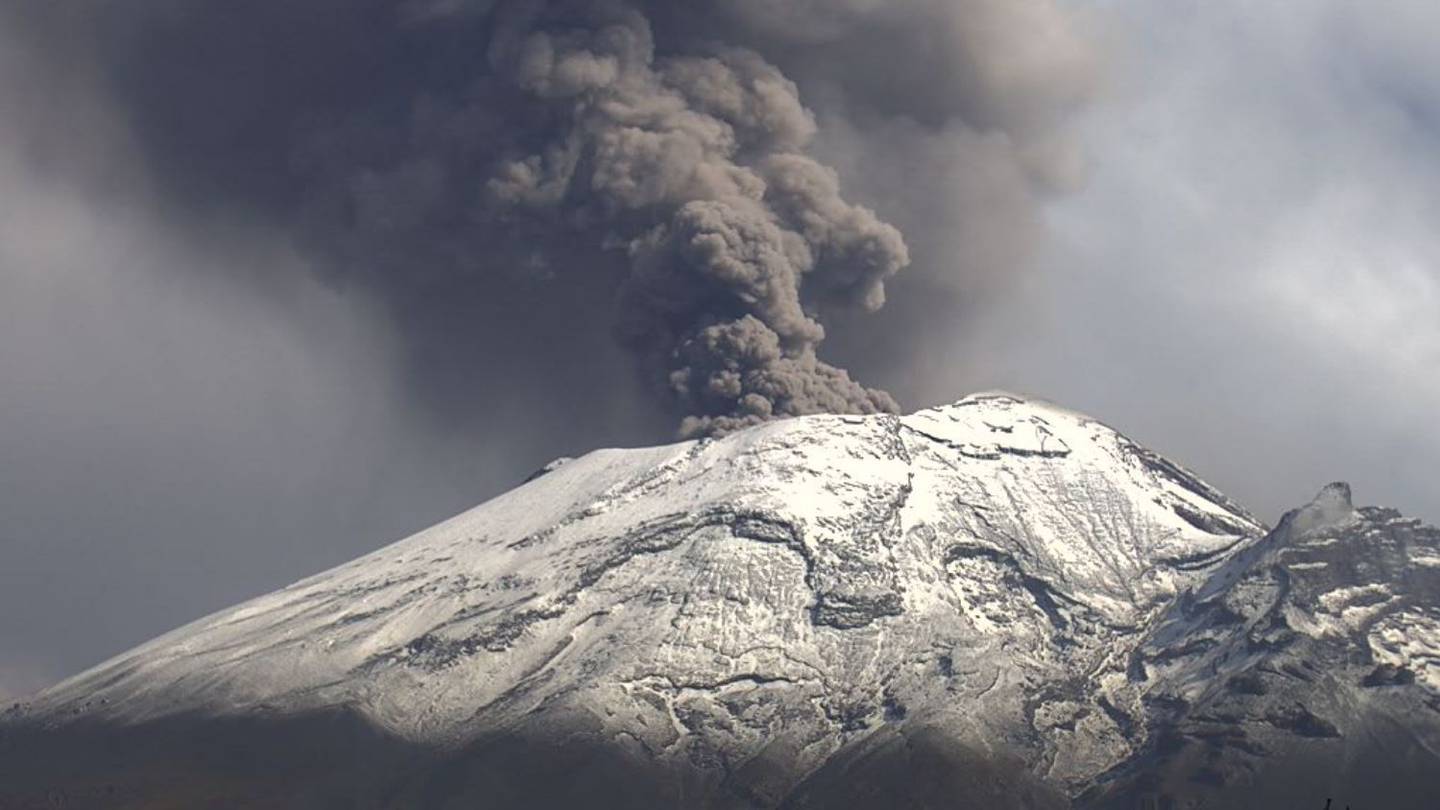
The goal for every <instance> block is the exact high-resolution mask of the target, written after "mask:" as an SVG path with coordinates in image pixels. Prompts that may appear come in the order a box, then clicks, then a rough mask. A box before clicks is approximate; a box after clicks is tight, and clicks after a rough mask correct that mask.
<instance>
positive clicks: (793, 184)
mask: <svg viewBox="0 0 1440 810" xmlns="http://www.w3.org/2000/svg"><path fill="white" fill-rule="evenodd" d="M409 8H410V19H412V20H415V19H419V20H422V21H425V22H424V23H421V24H427V25H436V24H438V23H437V22H435V21H434V19H433V15H434V14H435V13H436V12H437V10H438V9H437V7H435V6H430V7H428V10H429V13H428V14H419V16H418V17H417V16H416V15H417V14H418V13H419V12H417V11H416V7H414V6H411V7H409ZM472 13H481V14H483V15H484V16H485V17H487V18H488V19H487V20H486V24H485V25H484V34H485V37H484V39H482V40H480V41H478V42H476V43H475V47H477V48H479V49H482V50H483V52H484V60H485V64H484V68H485V72H484V73H483V74H481V75H479V76H477V77H475V79H474V80H473V83H470V84H468V85H467V86H465V87H464V88H463V90H462V92H461V93H460V94H459V96H458V97H453V98H449V99H443V100H441V99H436V98H432V97H428V96H422V97H420V98H419V99H418V100H417V102H416V106H415V108H414V110H413V111H412V113H411V115H410V116H409V119H408V121H407V122H406V124H405V126H403V127H401V128H400V129H398V130H393V131H391V132H381V131H378V129H379V128H378V127H376V126H375V125H374V123H373V122H361V123H360V124H359V125H358V128H357V127H356V125H353V124H352V125H350V126H349V127H346V128H342V129H339V130H324V129H321V130H319V131H318V132H312V133H311V134H310V137H311V139H312V140H311V142H310V147H309V150H310V151H308V152H307V153H306V154H305V158H306V159H305V160H304V161H303V165H305V166H306V168H307V169H309V170H311V171H314V172H315V174H316V182H315V184H314V186H315V187H317V188H321V189H324V190H326V192H327V194H326V195H325V196H324V197H322V198H320V199H322V200H323V206H322V207H318V208H312V215H313V216H314V217H315V219H314V220H313V221H315V222H317V223H319V225H320V226H321V228H320V230H321V231H322V232H324V233H336V232H339V233H343V234H345V235H346V236H347V237H349V238H350V240H351V241H352V242H354V244H352V252H351V256H352V257H353V260H354V261H357V262H359V261H365V257H366V256H371V257H373V256H375V255H376V254H377V252H380V251H384V250H385V246H384V245H382V244H376V241H377V240H378V241H379V242H382V243H388V244H389V245H390V246H392V247H393V246H397V245H398V246H400V247H401V249H402V251H403V252H402V255H400V256H398V257H397V258H396V265H397V266H396V267H393V268H391V269H389V270H388V271H387V272H406V271H405V269H404V268H403V265H404V264H405V263H407V262H413V261H414V260H415V255H414V252H413V251H412V250H410V249H409V248H408V246H410V245H415V244H425V243H426V242H427V241H431V240H434V239H435V238H436V237H437V235H438V237H439V239H440V244H434V243H433V242H432V243H431V245H430V249H431V250H439V251H441V252H442V253H443V254H448V255H440V256H430V257H427V258H428V261H429V262H430V263H432V264H438V265H439V266H440V267H443V268H454V269H457V270H460V271H462V272H464V271H465V269H466V268H467V267H469V266H473V265H474V264H475V263H476V262H477V261H480V260H481V259H480V258H479V257H482V256H487V255H489V256H493V255H495V254H496V253H497V252H498V253H499V254H501V255H502V256H504V259H503V261H506V262H508V263H509V264H510V268H508V270H507V271H508V272H528V273H553V274H554V275H556V276H558V277H559V278H557V280H556V281H555V283H557V284H562V285H563V284H566V283H567V279H568V278H569V277H570V276H572V275H574V274H579V273H605V274H613V275H615V276H616V277H617V278H618V295H617V298H616V300H615V301H614V302H605V301H601V302H597V303H598V305H600V306H613V307H614V308H615V309H616V311H617V317H618V321H617V327H616V329H615V331H616V333H617V336H618V338H619V340H620V341H621V342H622V344H623V345H625V346H626V347H628V348H629V349H631V350H632V351H634V352H635V353H636V354H637V355H638V356H640V357H641V358H642V359H643V363H644V366H645V368H646V370H647V372H648V373H649V374H650V375H651V376H652V377H653V378H654V379H655V380H656V381H658V382H659V383H660V384H661V385H662V386H663V387H664V388H665V390H666V391H667V392H668V394H669V395H670V397H672V398H673V400H674V402H675V403H677V404H678V406H679V408H680V410H681V411H682V412H683V413H684V414H685V419H684V422H683V424H682V428H681V431H682V433H684V434H686V435H697V434H708V433H720V432H725V431H728V430H732V429H735V428H737V427H741V426H744V425H746V424H750V423H752V422H755V421H759V420H764V419H769V418H771V417H776V416H788V415H795V414H802V413H815V412H822V411H834V412H841V413H873V412H876V411H881V410H895V409H896V407H897V406H896V404H895V401H894V399H892V398H891V397H890V395H888V394H886V393H884V392H881V391H874V390H870V389H867V388H865V387H863V386H861V385H859V384H858V383H856V382H854V381H853V380H851V379H850V377H849V376H848V375H847V374H846V373H845V371H844V370H842V369H838V368H835V367H833V366H831V365H828V364H826V363H824V362H823V361H821V360H820V359H819V358H818V356H817V349H818V347H819V345H820V343H821V341H822V340H824V337H825V330H824V328H823V327H822V326H821V325H820V322H819V313H820V312H821V311H822V310H824V309H825V308H829V307H837V308H838V307H858V308H861V309H865V310H874V309H877V308H879V307H880V306H881V304H883V303H884V300H885V289H884V282H885V280H886V279H887V278H889V277H890V276H892V275H894V274H895V273H896V272H898V271H899V270H900V269H901V268H902V267H904V266H905V265H906V264H907V263H908V261H909V259H908V255H907V252H906V247H905V243H904V240H903V239H902V238H901V235H900V232H899V231H898V230H896V229H895V228H894V227H892V226H890V225H888V224H886V223H884V222H882V221H881V220H880V219H879V218H878V217H876V215H875V214H874V213H873V212H872V211H870V210H869V209H867V208H865V207H862V206H858V205H854V204H852V203H849V202H847V201H846V200H845V199H844V198H842V197H841V195H840V184H839V180H838V178H837V176H836V174H835V172H834V171H832V170H830V169H828V168H826V167H825V166H823V165H821V164H820V163H818V162H817V161H815V160H814V159H813V158H811V157H809V156H807V155H806V154H805V150H806V148H807V146H808V145H809V143H810V141H811V139H812V138H813V137H814V134H815V129H816V127H815V120H814V117H813V116H812V115H811V113H810V112H809V111H808V110H806V109H805V107H804V105H803V104H802V103H801V101H800V98H799V91H798V88H797V87H796V85H795V84H794V83H793V82H791V81H790V80H789V79H787V78H786V77H785V76H784V75H782V74H781V73H780V71H779V70H778V69H777V68H776V67H775V66H774V65H772V64H770V63H769V62H767V61H766V60H765V59H764V58H763V57H761V56H760V55H759V54H757V53H755V52H754V51H751V50H747V49H743V48H737V47H733V46H728V45H723V44H709V43H707V44H698V45H694V46H692V47H687V48H684V49H683V50H681V51H679V52H674V53H663V52H658V51H657V43H656V38H655V30H654V28H653V27H652V25H651V23H650V20H649V19H648V18H647V17H646V16H645V14H644V13H643V12H642V10H641V9H640V8H639V7H637V6H636V5H634V4H632V3H628V2H621V1H620V0H613V1H610V0H607V1H606V2H583V3H581V2H549V3H536V2H513V3H500V4H496V5H494V7H493V8H489V9H482V10H472ZM447 22H449V20H448V19H447ZM357 134H358V135H359V136H360V137H361V138H362V139H369V138H377V139H378V140H380V141H382V142H384V141H385V140H387V139H388V140H389V141H390V142H389V143H386V144H384V146H383V148H382V151H383V155H381V156H380V157H381V160H379V161H377V162H376V163H377V164H378V165H366V166H364V168H362V169H361V170H360V171H358V172H357V171H356V165H355V163H356V161H355V160H354V158H353V156H351V155H347V154H345V153H344V152H343V150H342V151H340V152H336V151H335V149H334V146H335V144H336V143H337V142H339V143H341V144H345V143H353V142H354V141H355V139H356V137H357ZM337 154H338V156H339V159H338V161H337V160H335V159H334V158H335V156H336V155H337ZM362 162H363V163H370V161H362ZM452 240H453V241H452ZM447 242H449V244H447ZM476 270H477V271H479V272H494V268H484V269H481V268H476ZM539 328H562V329H563V328H566V324H563V323H552V324H547V325H544V326H541V327H539ZM516 340H517V341H523V340H525V338H524V337H521V336H516Z"/></svg>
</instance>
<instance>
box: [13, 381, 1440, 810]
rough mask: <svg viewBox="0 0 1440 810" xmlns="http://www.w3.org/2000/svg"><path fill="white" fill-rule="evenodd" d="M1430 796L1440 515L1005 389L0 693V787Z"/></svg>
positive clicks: (662, 456) (662, 801)
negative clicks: (13, 699) (1221, 464)
mask: <svg viewBox="0 0 1440 810" xmlns="http://www.w3.org/2000/svg"><path fill="white" fill-rule="evenodd" d="M1436 795H1440V531H1437V530H1436V529H1435V528H1433V527H1429V526H1425V525H1422V524H1421V523H1420V522H1418V521H1415V520H1409V519H1406V518H1404V517H1403V516H1401V515H1400V514H1398V513H1397V512H1394V511H1392V510H1388V509H1381V508H1372V507H1361V508H1356V507H1355V506H1354V505H1353V504H1352V501H1351V493H1350V490H1349V488H1348V487H1347V486H1345V485H1343V484H1332V485H1330V486H1328V487H1326V488H1325V489H1324V490H1323V491H1322V492H1321V493H1320V495H1319V496H1318V497H1317V498H1316V500H1315V501H1314V502H1313V503H1311V504H1309V505H1307V506H1305V507H1303V508H1301V509H1297V510H1295V511H1293V512H1291V513H1289V514H1287V515H1286V516H1285V517H1284V518H1283V519H1282V520H1281V521H1280V522H1279V524H1278V525H1277V526H1275V527H1274V528H1273V529H1271V528H1268V527H1266V526H1265V525H1263V524H1262V523H1261V522H1260V521H1258V520H1257V519H1256V518H1255V517H1254V516H1252V515H1250V514H1249V513H1248V512H1246V511H1245V509H1244V508H1242V507H1241V506H1239V505H1237V504H1236V503H1234V502H1233V501H1231V500H1230V499H1228V498H1226V497H1225V496H1224V495H1223V494H1221V493H1220V492H1218V491H1216V490H1215V489H1214V488H1212V487H1210V486H1208V485H1206V484H1205V483H1203V482H1202V481H1200V480H1199V479H1198V478H1196V477H1195V476H1194V475H1193V474H1191V473H1189V472H1187V471H1186V470H1185V469H1184V468H1183V467H1181V466H1180V465H1178V464H1176V463H1174V462H1172V461H1170V460H1168V459H1165V458H1163V457H1161V456H1159V455H1157V454H1155V453H1153V452H1151V451H1149V450H1147V449H1146V448H1144V447H1142V446H1140V445H1138V444H1136V443H1134V442H1132V441H1130V440H1129V439H1127V438H1125V437H1124V436H1122V435H1121V434H1119V433H1117V432H1115V431H1114V430H1112V429H1110V428H1108V427H1106V426H1105V425H1103V424H1101V423H1099V422H1097V421H1095V420H1093V419H1090V418H1088V417H1086V416H1083V415H1081V414H1077V413H1074V412H1071V411H1067V410H1064V409H1062V408H1058V407H1055V406H1053V405H1050V404H1047V403H1043V402H1038V401H1034V400H1027V399H1025V398H1022V397H1018V396H1014V395H1009V394H982V395H976V396H972V397H969V398H966V399H964V400H961V401H959V402H957V403H955V404H953V405H949V406H945V407H940V408H935V409H930V410H925V411H920V412H918V413H914V414H911V415H908V416H894V415H889V414H876V415H868V416H806V417H799V418H794V419H788V420H783V421H777V422H772V423H767V424H763V425H759V426H756V427H752V428H749V429H746V430H743V431H740V432H737V433H734V434H732V435H729V436H727V437H725V438H722V439H705V440H698V441H691V442H684V443H680V444H675V445H670V446H665V447H655V448H646V449H637V450H602V451H597V452H594V453H591V454H589V455H586V456H583V457H581V458H579V459H575V460H570V461H566V462H564V463H556V464H552V465H548V466H547V468H546V469H545V470H543V471H541V473H537V475H535V476H533V477H532V478H531V479H530V480H529V481H527V482H526V483H525V484H524V485H522V486H520V487H518V488H517V489H515V490H513V491H511V492H509V493H507V494H505V495H503V496H500V497H498V498H496V499H494V500H492V501H490V502H488V503H486V504H484V505H482V506H480V507H477V508H476V509H474V510H471V511H469V512H467V513H464V514H462V515H460V516H458V517H455V518H453V519H451V520H449V521H446V522H445V523H442V524H440V525H438V526H436V527H434V528H432V529H429V530H427V531H424V532H421V533H420V534H417V535H415V536H413V537H411V538H409V539H406V540H403V541H401V542H399V543H396V544H394V545H391V546H389V547H387V548H384V549H381V550H379V551H377V552H375V553H373V554H371V555H368V556H366V557H363V558H361V559H358V560H356V561H354V562H352V563H349V564H346V565H342V566H340V567H338V568H335V569H333V570H330V571H327V572H324V573H322V574H319V575H316V576H313V577H310V578H309V579H305V580H302V581H300V582H297V583H295V584H294V585H291V586H289V587H287V588H285V589H283V590H280V591H277V592H275V593H272V594H269V595H266V596H262V597H260V598H258V599H255V600H252V601H250V602H247V603H245V604H242V605H239V606H237V607H234V608H231V609H228V610H225V611H222V612H220V613H217V614H215V615H213V616H210V617H207V618H205V619H202V620H200V621H197V622H195V623H193V624H190V625H188V626H186V627H182V628H180V629H178V630H176V631H174V632H172V633H169V634H167V635H165V636H162V637H160V638H158V639H156V640H154V641H152V642H149V643H148V644H145V645H143V646H141V647H139V648H137V649H135V650H133V651H131V652H128V653H125V654H123V655H121V656H118V657H116V658H114V659H112V660H110V661H108V662H106V663H104V664H101V665H100V666H98V667H96V668H94V669H92V670H90V671H88V672H85V673H82V674H80V675H78V676H76V677H74V678H71V679H70V680H68V681H66V682H64V683H61V684H59V685H57V686H55V687H53V688H51V689H49V690H46V691H45V692H42V693H40V694H38V695H36V696H35V697H33V698H32V699H31V700H29V701H27V702H24V703H20V704H16V705H15V706H14V707H12V708H10V709H9V710H8V711H7V712H6V713H5V714H4V715H3V718H0V807H3V808H12V807H15V808H31V807H52V806H63V807H97V808H98V807H104V808H153V807H186V808H189V807H226V808H313V807H327V808H329V807H335V808H352V807H353V808H412V807H424V808H482V807H483V808H507V807H525V808H676V807H686V808H727V809H734V810H740V809H741V808H917V809H918V808H977V809H978V808H984V809H985V810H1005V809H1006V808H1014V809H1015V810H1020V809H1021V808H1025V809H1027V810H1028V809H1032V808H1033V809H1037V810H1038V809H1041V808H1043V809H1045V810H1050V809H1051V808H1054V809H1055V810H1060V809H1061V808H1076V809H1077V810H1082V809H1091V808H1093V810H1112V809H1113V810H1121V809H1122V808H1123V809H1124V810H1132V808H1146V810H1181V808H1227V809H1230V808H1235V809H1239V810H1246V809H1248V808H1256V809H1257V810H1258V808H1267V810H1268V809H1269V808H1280V807H1290V808H1320V807H1321V806H1322V805H1324V804H1325V803H1326V801H1327V800H1329V799H1331V798H1333V799H1334V801H1335V802H1336V803H1337V805H1338V806H1343V805H1346V804H1348V805H1350V806H1352V807H1354V808H1356V810H1411V808H1415V809H1416V810H1418V809H1419V808H1432V807H1433V806H1434V797H1435V796H1436ZM57 803H58V804H57Z"/></svg>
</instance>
